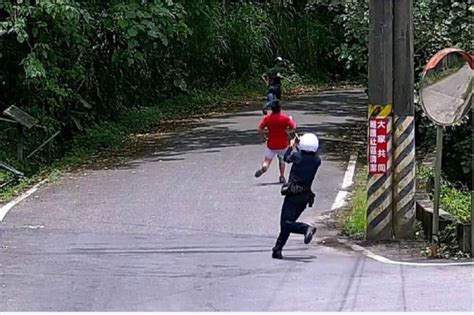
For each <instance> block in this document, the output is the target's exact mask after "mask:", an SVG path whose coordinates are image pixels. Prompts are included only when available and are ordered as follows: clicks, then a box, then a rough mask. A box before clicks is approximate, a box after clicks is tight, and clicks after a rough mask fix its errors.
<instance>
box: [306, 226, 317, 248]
mask: <svg viewBox="0 0 474 315" xmlns="http://www.w3.org/2000/svg"><path fill="white" fill-rule="evenodd" d="M315 233H316V227H314V226H308V228H307V229H306V233H305V234H304V243H305V244H309V243H311V240H312V239H313V235H314V234H315Z"/></svg>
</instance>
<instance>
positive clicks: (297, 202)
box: [275, 193, 311, 250]
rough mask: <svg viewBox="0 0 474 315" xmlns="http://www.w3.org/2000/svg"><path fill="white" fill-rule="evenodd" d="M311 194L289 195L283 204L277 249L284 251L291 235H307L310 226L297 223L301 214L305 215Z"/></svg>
mask: <svg viewBox="0 0 474 315" xmlns="http://www.w3.org/2000/svg"><path fill="white" fill-rule="evenodd" d="M310 197H311V196H310V194H309V193H303V194H298V195H287V196H285V201H284V202H283V207H282V209H281V218H280V235H279V236H278V239H277V241H276V244H275V249H280V250H281V249H282V248H283V246H285V244H286V241H287V240H288V238H289V237H290V233H296V234H305V233H306V230H307V229H308V227H309V225H308V224H306V223H301V222H296V220H297V219H298V218H299V216H300V215H301V213H303V211H304V209H305V208H306V205H307V204H308V201H309V199H310Z"/></svg>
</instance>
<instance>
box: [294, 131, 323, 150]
mask: <svg viewBox="0 0 474 315" xmlns="http://www.w3.org/2000/svg"><path fill="white" fill-rule="evenodd" d="M298 147H299V148H300V150H301V151H309V152H316V151H318V148H319V140H318V137H316V135H315V134H313V133H305V134H304V135H303V136H302V137H301V138H300V143H299V145H298Z"/></svg>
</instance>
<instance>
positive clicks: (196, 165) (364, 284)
mask: <svg viewBox="0 0 474 315" xmlns="http://www.w3.org/2000/svg"><path fill="white" fill-rule="evenodd" d="M365 104H366V99H365V97H364V94H363V93H361V92H360V91H344V92H342V91H335V92H326V93H323V94H320V95H318V96H308V97H302V98H300V99H297V100H294V101H292V102H288V103H287V104H285V107H284V110H285V111H286V112H288V113H289V114H291V115H293V117H294V118H295V119H296V120H297V122H298V123H299V127H300V130H312V131H314V132H316V133H317V134H318V135H320V136H321V137H323V138H324V137H336V136H337V137H341V136H342V134H341V132H342V133H344V132H348V133H350V132H351V129H353V126H354V124H355V123H356V122H357V121H360V120H363V119H365V116H366V105H365ZM260 118H261V116H260V113H259V111H258V110H257V109H255V110H246V111H242V112H238V113H232V114H227V115H221V116H219V117H216V118H213V119H208V120H203V121H200V122H196V123H194V124H193V125H189V126H187V128H184V129H182V130H180V131H177V132H175V133H173V134H168V135H163V136H160V137H156V138H158V139H156V140H154V141H151V140H150V141H149V143H148V145H147V147H146V149H145V150H144V152H143V154H140V155H139V156H137V157H136V158H135V159H132V160H130V161H128V162H127V163H124V164H123V165H120V166H117V167H114V168H109V169H97V170H88V171H83V172H80V173H74V174H66V175H65V176H63V177H62V178H61V179H60V180H59V181H57V182H55V183H53V184H48V185H46V186H43V187H42V188H41V189H40V190H39V191H38V192H37V193H36V194H34V195H33V196H31V197H29V198H28V199H26V200H25V201H23V202H22V203H20V204H19V205H17V206H16V207H15V208H13V209H12V210H11V212H10V213H9V214H8V215H7V217H6V219H5V220H4V222H2V223H1V225H0V233H1V234H0V236H1V239H0V311H342V310H346V311H350V310H355V311H404V310H406V311H416V310H419V311H434V310H452V311H454V310H458V311H462V310H464V311H468V310H473V299H474V296H473V294H474V288H473V283H474V281H473V280H474V276H473V271H474V270H473V268H472V266H458V267H407V266H398V265H386V264H382V263H379V262H376V261H374V260H371V259H369V258H366V257H365V256H362V255H360V254H359V253H354V252H351V251H347V250H343V249H341V248H334V247H326V246H322V245H318V242H317V240H314V241H313V243H312V244H310V245H309V246H308V245H304V244H303V240H302V238H301V236H299V237H298V236H292V237H291V239H290V240H289V242H288V244H287V247H286V248H285V250H284V255H285V259H284V260H274V259H272V258H271V247H272V246H273V244H274V241H275V238H276V236H277V234H278V224H279V223H278V222H279V214H280V207H281V203H282V198H281V196H280V195H279V185H278V184H276V182H277V180H278V171H277V167H276V163H275V165H272V166H271V168H270V170H269V171H268V172H267V173H266V174H265V175H264V176H262V177H261V178H259V179H255V178H254V177H253V174H254V172H255V170H256V169H257V168H258V167H259V164H260V160H261V158H262V155H263V149H264V147H263V144H262V142H261V140H260V139H259V138H258V136H257V133H256V131H255V128H256V125H257V123H258V121H259V119H260ZM350 153H351V152H349V151H347V152H346V151H345V150H344V146H342V145H341V144H340V143H338V142H331V141H322V144H321V156H322V159H323V164H322V166H321V168H320V171H319V172H318V174H317V179H316V180H315V183H314V187H313V188H314V190H315V191H316V192H317V201H316V204H315V206H314V208H310V209H309V210H307V211H306V212H305V213H304V214H303V216H302V218H301V220H302V221H305V222H308V223H312V222H315V220H316V219H317V217H318V216H319V215H321V214H323V213H325V212H327V211H328V210H329V209H330V207H331V204H332V203H333V201H334V198H335V197H336V194H337V192H338V190H339V189H340V186H341V184H342V181H343V176H344V172H345V168H346V166H347V161H348V159H349V155H350ZM323 234H324V232H322V233H321V234H319V235H318V238H322V237H324V235H323Z"/></svg>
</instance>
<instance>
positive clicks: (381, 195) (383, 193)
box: [366, 0, 393, 240]
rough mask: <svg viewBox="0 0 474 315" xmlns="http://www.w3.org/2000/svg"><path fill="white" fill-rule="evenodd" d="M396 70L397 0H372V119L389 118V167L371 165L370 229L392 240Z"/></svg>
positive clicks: (376, 236)
mask: <svg viewBox="0 0 474 315" xmlns="http://www.w3.org/2000/svg"><path fill="white" fill-rule="evenodd" d="M392 71H393V2H392V0H383V1H381V0H370V1H369V110H368V112H369V120H375V119H385V121H386V122H387V129H386V134H387V137H386V150H387V157H388V160H387V161H386V170H385V172H382V173H377V174H376V173H374V172H371V167H370V165H369V178H368V187H367V188H368V189H367V233H366V237H367V239H369V240H391V239H392V236H393V226H392V225H393V217H392V216H393V211H392V208H393V203H392V198H393V191H392V181H393V176H392V173H393V170H392V154H393V153H392V136H391V134H392V101H393V76H392ZM370 137H371V135H370V132H369V138H370ZM369 140H370V139H369ZM370 144H371V143H370ZM372 153H373V152H372V147H371V146H370V145H369V156H370V155H372ZM372 156H374V155H372ZM372 156H370V159H372ZM375 157H377V154H376V155H375Z"/></svg>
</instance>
